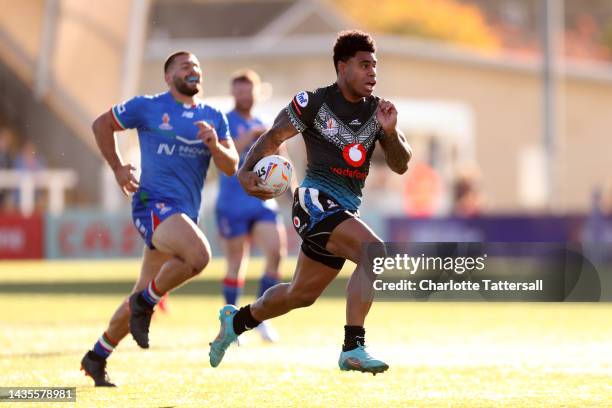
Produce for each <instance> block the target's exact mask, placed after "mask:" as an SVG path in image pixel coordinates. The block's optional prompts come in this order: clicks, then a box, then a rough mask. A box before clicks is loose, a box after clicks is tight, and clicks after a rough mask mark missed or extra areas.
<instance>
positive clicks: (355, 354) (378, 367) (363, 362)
mask: <svg viewBox="0 0 612 408" xmlns="http://www.w3.org/2000/svg"><path fill="white" fill-rule="evenodd" d="M338 365H339V366H340V370H342V371H361V372H362V373H372V374H374V375H376V374H378V373H382V372H384V371H387V370H388V369H389V366H388V365H387V364H386V363H385V362H383V361H380V360H378V359H376V358H374V357H372V356H371V355H370V353H368V351H367V350H366V347H365V346H362V345H361V344H359V346H358V347H357V348H356V349H353V350H350V351H343V352H342V353H340V359H339V360H338Z"/></svg>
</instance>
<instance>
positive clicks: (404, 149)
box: [376, 99, 412, 174]
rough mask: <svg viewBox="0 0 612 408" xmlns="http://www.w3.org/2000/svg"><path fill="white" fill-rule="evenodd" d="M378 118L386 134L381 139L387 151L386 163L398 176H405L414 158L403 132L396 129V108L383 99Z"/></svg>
mask: <svg viewBox="0 0 612 408" xmlns="http://www.w3.org/2000/svg"><path fill="white" fill-rule="evenodd" d="M376 118H377V119H378V122H379V123H380V125H381V127H382V129H383V132H384V133H385V136H384V137H383V138H382V139H380V145H381V146H382V148H383V150H384V151H385V161H386V162H387V165H388V166H389V168H390V169H391V170H393V171H394V172H396V173H397V174H404V173H405V172H406V170H408V162H409V161H410V159H411V158H412V149H411V148H410V145H409V144H408V142H407V141H406V138H405V137H404V135H403V134H402V132H401V131H400V130H398V129H397V127H396V126H397V110H396V109H395V106H394V105H393V104H392V103H391V102H389V101H386V100H384V99H382V100H381V101H380V102H379V104H378V109H377V111H376Z"/></svg>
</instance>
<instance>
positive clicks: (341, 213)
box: [209, 31, 412, 374]
mask: <svg viewBox="0 0 612 408" xmlns="http://www.w3.org/2000/svg"><path fill="white" fill-rule="evenodd" d="M375 52H376V50H375V46H374V41H373V40H372V38H371V37H370V35H369V34H366V33H363V32H361V31H345V32H342V33H340V34H339V36H338V38H337V39H336V43H335V45H334V53H333V54H334V55H333V61H334V67H335V69H336V74H337V80H336V82H335V83H334V84H332V85H330V86H327V87H323V88H319V89H317V90H315V91H314V92H300V93H298V94H297V95H296V96H295V97H294V98H293V100H292V101H291V102H290V103H289V105H288V106H287V107H286V108H285V109H284V110H282V111H281V112H280V113H279V115H278V116H277V118H276V120H275V122H274V124H273V125H272V127H271V128H270V130H268V131H267V132H266V133H264V134H263V135H261V136H260V137H259V139H258V140H257V141H256V142H255V144H254V145H253V147H252V148H251V150H250V151H249V153H248V154H247V157H246V159H245V162H244V164H243V165H242V166H241V168H240V170H239V172H238V179H239V181H240V184H241V185H242V186H243V187H244V189H245V191H246V192H247V193H249V194H251V195H253V196H255V197H259V198H261V199H267V198H269V197H270V193H269V192H268V191H267V190H266V189H265V188H263V187H262V186H261V185H260V182H259V178H258V177H257V175H256V174H255V173H254V172H253V171H252V169H253V167H254V165H255V164H256V163H257V161H258V160H260V159H261V158H262V157H265V156H267V155H269V154H272V153H274V152H275V151H276V150H278V148H279V146H280V145H281V144H282V143H283V142H284V141H285V140H287V139H289V138H291V137H293V136H295V135H296V134H298V133H301V134H302V136H303V138H304V143H305V145H306V154H307V168H306V177H305V179H304V180H303V181H302V184H301V186H300V188H298V189H297V191H296V192H295V194H294V204H293V225H294V227H295V229H296V231H297V233H298V234H299V235H300V236H301V237H302V240H303V242H302V246H301V248H300V253H299V255H298V261H297V266H296V270H295V274H294V277H293V280H292V282H291V283H281V284H278V285H276V286H274V287H272V288H270V289H268V290H267V291H266V293H264V295H263V296H261V297H260V298H259V299H257V300H256V301H255V302H254V303H252V304H250V305H247V306H245V307H242V308H240V309H237V308H236V307H234V306H232V305H227V306H225V307H223V308H222V309H221V311H220V315H219V320H220V321H221V330H220V331H219V334H218V336H217V337H216V338H215V340H213V342H212V343H211V348H210V354H209V357H210V364H211V365H212V366H213V367H216V366H218V365H219V364H220V363H221V360H222V359H223V356H224V354H225V351H226V350H227V348H228V347H229V346H230V344H231V343H232V342H233V341H234V340H235V339H236V337H237V336H238V335H240V334H242V333H243V332H244V331H246V330H249V329H252V328H254V327H256V326H257V325H259V324H260V323H261V322H263V321H264V320H268V319H271V318H273V317H276V316H280V315H283V314H285V313H287V312H289V311H291V310H292V309H295V308H299V307H306V306H310V305H312V304H313V303H314V302H315V300H316V299H317V298H318V297H319V296H320V295H321V293H322V292H323V290H324V289H325V288H326V287H327V286H328V285H329V283H330V282H331V281H332V280H333V279H334V278H335V277H336V276H337V274H338V272H339V271H340V269H341V268H342V266H343V264H344V262H345V260H346V259H350V260H351V261H353V262H355V263H356V264H359V260H360V258H361V255H362V251H363V249H362V248H363V247H362V244H364V243H377V242H381V240H380V238H378V236H376V234H375V233H374V232H373V231H372V230H371V229H370V228H369V227H368V226H367V225H366V224H365V223H364V222H363V221H362V220H361V219H360V218H359V214H358V207H359V205H360V203H361V191H362V188H363V186H364V183H365V179H366V177H367V175H368V172H369V167H370V159H371V157H372V153H373V151H374V148H375V146H376V143H377V142H378V144H380V147H381V148H382V149H383V151H384V155H385V160H386V162H387V165H388V166H389V167H390V168H391V170H393V171H394V172H396V173H399V174H403V173H404V172H406V170H407V169H408V161H409V160H410V158H411V157H412V151H411V149H410V146H409V145H408V143H407V142H406V139H405V137H404V136H403V135H402V133H401V132H400V131H399V130H398V129H397V127H396V126H397V110H396V109H395V106H394V105H393V103H391V102H390V101H387V100H384V99H380V98H378V97H376V96H374V95H373V94H372V93H373V91H374V87H375V85H376V62H377V60H376V56H375ZM370 273H371V271H370ZM367 274H368V271H360V270H359V267H358V269H357V270H356V271H355V272H354V273H353V274H352V275H351V278H350V279H349V283H348V286H347V306H346V325H345V326H344V333H345V336H344V344H343V347H342V351H341V353H340V358H339V360H338V364H339V366H340V369H341V370H356V371H363V372H371V373H373V374H376V373H380V372H383V371H385V370H387V369H388V368H389V366H388V365H387V364H386V363H384V362H383V361H381V360H380V359H377V358H375V357H373V356H372V355H371V354H370V353H369V352H368V351H367V349H366V347H365V329H364V322H365V318H366V315H367V314H368V311H369V310H370V306H371V304H372V298H373V294H372V286H371V284H370V282H369V278H370V277H369V276H368V275H367Z"/></svg>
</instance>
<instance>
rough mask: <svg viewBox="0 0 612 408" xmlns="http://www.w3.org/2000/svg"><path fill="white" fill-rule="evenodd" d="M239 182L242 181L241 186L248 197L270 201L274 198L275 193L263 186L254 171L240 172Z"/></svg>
mask: <svg viewBox="0 0 612 408" xmlns="http://www.w3.org/2000/svg"><path fill="white" fill-rule="evenodd" d="M238 181H240V185H241V186H242V188H243V189H244V191H246V193H247V194H248V195H252V196H253V197H257V198H259V199H261V200H268V199H270V198H273V197H274V194H273V192H272V191H271V190H270V189H268V188H266V187H265V186H263V185H262V184H261V179H260V178H259V176H257V174H256V173H255V172H254V171H244V170H240V171H238Z"/></svg>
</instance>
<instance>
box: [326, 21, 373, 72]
mask: <svg viewBox="0 0 612 408" xmlns="http://www.w3.org/2000/svg"><path fill="white" fill-rule="evenodd" d="M359 51H366V52H372V53H374V52H376V45H375V44H374V40H373V39H372V37H371V36H370V34H368V33H365V32H363V31H360V30H346V31H341V32H339V33H338V38H336V44H334V68H336V74H337V73H338V62H339V61H343V62H346V61H348V60H349V59H350V58H352V57H354V56H355V54H357V53H358V52H359Z"/></svg>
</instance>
